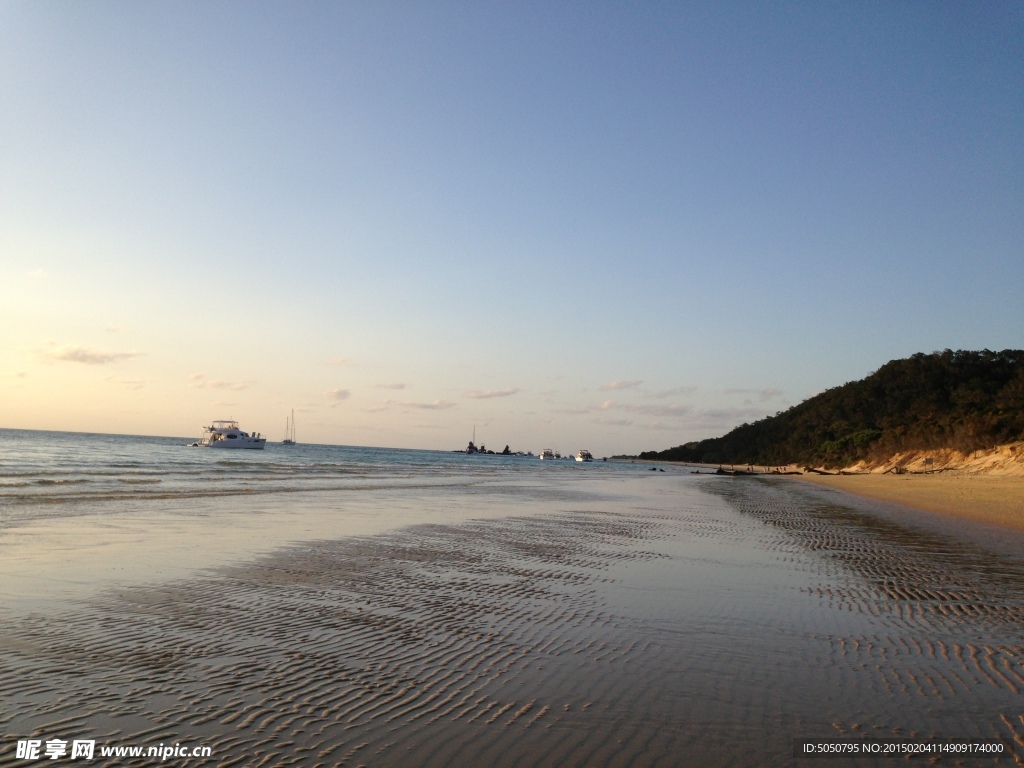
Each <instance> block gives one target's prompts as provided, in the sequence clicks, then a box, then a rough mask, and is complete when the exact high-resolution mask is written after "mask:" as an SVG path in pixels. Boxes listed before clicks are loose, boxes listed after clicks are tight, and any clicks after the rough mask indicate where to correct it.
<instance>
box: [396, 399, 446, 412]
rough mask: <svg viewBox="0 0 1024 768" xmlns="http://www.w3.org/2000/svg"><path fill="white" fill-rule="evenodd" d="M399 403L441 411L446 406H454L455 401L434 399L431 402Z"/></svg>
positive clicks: (409, 406) (404, 405)
mask: <svg viewBox="0 0 1024 768" xmlns="http://www.w3.org/2000/svg"><path fill="white" fill-rule="evenodd" d="M399 405H401V406H403V407H405V408H422V409H425V410H428V411H440V410H444V409H445V408H454V407H455V403H449V402H448V401H447V400H434V401H433V402H431V403H408V402H405V403H399Z"/></svg>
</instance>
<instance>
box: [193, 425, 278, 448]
mask: <svg viewBox="0 0 1024 768" xmlns="http://www.w3.org/2000/svg"><path fill="white" fill-rule="evenodd" d="M203 432H204V433H205V434H204V435H203V438H202V439H201V440H199V441H198V442H195V443H192V445H193V446H194V447H197V448H252V449H255V450H260V451H261V450H263V447H264V446H265V445H266V444H267V438H265V437H260V436H259V433H254V434H251V435H250V434H249V433H248V432H243V431H242V430H240V429H239V428H238V422H237V421H235V420H234V419H225V420H221V421H215V422H213V423H212V424H211V425H210V426H208V427H203Z"/></svg>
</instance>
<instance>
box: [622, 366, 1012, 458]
mask: <svg viewBox="0 0 1024 768" xmlns="http://www.w3.org/2000/svg"><path fill="white" fill-rule="evenodd" d="M1021 439H1024V350H1019V349H1005V350H1003V351H1002V352H990V351H989V350H983V351H981V352H973V351H964V350H958V351H956V352H954V351H951V350H948V349H947V350H945V351H944V352H934V353H932V354H923V353H919V354H916V355H914V356H912V357H909V358H907V359H905V360H892V361H890V362H888V363H886V364H885V365H883V366H882V367H881V368H879V369H878V370H877V371H875V372H874V373H872V374H871V375H869V376H867V377H866V378H864V379H861V380H860V381H852V382H849V383H847V384H843V385H842V386H840V387H835V388H834V389H829V390H826V391H825V392H822V393H821V394H819V395H815V396H814V397H812V398H809V399H807V400H805V401H804V402H802V403H800V404H799V405H796V406H793V407H792V408H790V409H788V410H786V411H782V412H780V413H777V414H776V415H774V416H769V417H767V418H765V419H762V420H760V421H756V422H754V423H753V424H742V425H741V426H739V427H736V429H734V430H732V431H731V432H729V433H728V434H726V435H723V436H722V437H715V438H710V439H707V440H700V441H698V442H691V443H686V444H684V445H680V446H677V447H675V448H669V449H668V450H664V451H647V452H644V453H641V454H640V458H642V459H647V460H662V461H686V462H695V463H704V464H758V465H766V466H777V465H783V464H804V465H810V466H824V467H831V468H836V467H845V466H850V465H852V464H855V463H856V462H858V461H861V460H865V461H869V462H870V461H882V460H885V459H886V458H888V457H889V456H892V455H894V454H896V453H901V452H904V451H913V450H934V449H954V450H958V451H961V452H963V453H968V452H970V451H977V450H981V449H984V448H991V447H994V446H997V445H1003V444H1006V443H1010V442H1014V441H1017V440H1021Z"/></svg>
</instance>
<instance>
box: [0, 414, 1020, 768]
mask: <svg viewBox="0 0 1024 768" xmlns="http://www.w3.org/2000/svg"><path fill="white" fill-rule="evenodd" d="M189 442H192V439H187V438H166V437H133V436H119V435H92V434H78V433H65V432H31V431H19V430H0V701H2V702H3V707H2V709H0V765H3V766H6V765H27V764H31V762H26V760H25V759H24V756H25V755H26V754H28V750H30V748H31V746H32V744H33V743H34V744H35V745H36V747H37V748H38V754H39V755H40V757H39V759H42V760H45V761H46V763H47V764H51V761H50V759H48V757H47V755H46V753H45V752H44V750H46V749H49V750H50V753H51V754H54V755H56V756H55V757H54V758H53V761H54V762H56V763H63V762H74V760H72V759H71V752H70V750H71V745H72V744H73V743H74V742H75V741H76V740H77V741H79V742H81V744H83V745H88V744H92V745H93V747H94V749H95V755H96V757H97V762H98V763H104V764H118V765H139V766H146V765H150V766H151V765H154V764H157V763H159V764H161V765H188V766H192V765H202V766H222V767H223V768H229V766H240V765H245V766H286V765H288V766H318V765H319V766H335V765H338V766H341V765H345V766H360V765H362V766H366V767H367V768H370V767H371V766H400V767H404V766H411V767H414V768H418V767H420V766H429V767H434V766H438V767H439V766H457V767H461V766H466V767H467V768H468V767H469V766H479V765H487V766H498V767H499V768H500V767H506V766H507V767H508V768H517V767H521V766H560V767H561V766H570V767H572V768H588V767H593V766H611V767H620V766H621V767H622V768H653V767H655V766H670V767H672V766H684V767H685V766H712V767H713V766H733V765H755V766H759V765H767V766H775V765H792V766H800V765H808V764H815V761H814V760H811V762H810V763H808V762H807V760H808V758H809V757H818V758H824V759H825V760H827V761H828V762H829V763H831V762H833V761H834V760H836V759H838V758H837V755H841V756H842V757H841V762H842V765H844V766H851V767H853V766H885V765H894V764H896V761H897V760H906V759H908V758H909V759H912V760H914V761H916V762H921V763H925V762H927V763H928V764H933V763H938V764H940V765H965V766H973V765H997V766H998V765H1014V764H1017V765H1021V764H1024V558H1022V557H1021V556H1014V554H1013V553H1010V554H1006V553H1005V552H1003V553H999V552H994V551H991V550H989V549H986V548H985V547H984V546H982V545H981V544H979V543H977V542H976V541H974V540H972V539H970V538H969V537H964V536H962V535H960V534H959V533H958V530H957V529H954V530H950V531H946V532H943V531H939V530H935V529H931V528H927V527H921V526H918V525H916V524H915V523H914V522H913V521H914V519H915V518H914V517H913V516H910V515H906V516H905V515H904V514H903V511H901V510H900V509H898V508H894V507H888V508H885V509H883V508H881V507H880V506H878V505H877V503H874V502H867V501H865V500H859V499H857V498H855V497H849V496H845V495H843V494H839V493H836V492H834V491H832V490H831V489H821V488H818V487H816V486H812V485H810V484H807V483H803V482H800V481H799V480H795V479H791V478H786V477H771V476H758V477H735V476H717V475H714V474H693V473H694V471H695V470H694V469H693V468H690V467H681V466H671V465H652V464H650V463H646V462H635V463H632V462H613V461H609V462H602V461H595V462H592V463H587V464H583V463H578V462H575V461H566V460H562V461H551V462H548V461H541V460H539V459H538V458H536V457H506V456H497V455H466V454H460V453H450V452H444V451H416V450H391V449H381V448H360V447H352V446H315V445H304V444H298V445H295V446H283V445H281V444H268V446H267V447H266V449H265V450H263V451H245V450H239V451H217V450H212V449H205V448H192V447H188V445H187V444H188V443H189ZM62 745H63V747H62ZM64 747H66V748H67V750H68V751H65V752H61V749H62V748H64ZM136 748H137V749H140V750H148V749H151V748H152V749H158V750H161V752H159V753H158V757H157V758H153V757H147V753H145V752H139V753H131V752H124V751H123V750H129V749H136ZM82 749H85V746H82ZM118 749H120V750H122V753H116V750H118ZM193 749H199V750H200V752H197V753H195V754H193V752H192V751H191V750H193ZM19 750H20V751H19ZM102 750H106V752H102ZM203 750H205V752H204V751H203ZM186 752H187V755H186ZM115 754H119V755H120V756H118V757H115V756H113V755H115ZM19 755H21V757H19ZM133 755H134V756H133ZM159 755H163V757H159ZM102 756H105V757H104V759H102V760H100V759H99V758H100V757H102ZM818 762H819V763H820V762H822V761H821V760H819V761H818Z"/></svg>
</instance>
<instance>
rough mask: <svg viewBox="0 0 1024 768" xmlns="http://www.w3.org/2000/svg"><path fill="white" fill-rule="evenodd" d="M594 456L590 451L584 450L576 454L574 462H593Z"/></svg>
mask: <svg viewBox="0 0 1024 768" xmlns="http://www.w3.org/2000/svg"><path fill="white" fill-rule="evenodd" d="M593 460H594V456H593V454H591V453H590V451H588V450H586V449H584V450H582V451H580V452H579V453H577V454H576V461H593Z"/></svg>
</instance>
